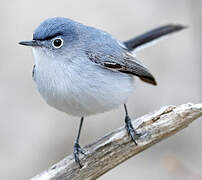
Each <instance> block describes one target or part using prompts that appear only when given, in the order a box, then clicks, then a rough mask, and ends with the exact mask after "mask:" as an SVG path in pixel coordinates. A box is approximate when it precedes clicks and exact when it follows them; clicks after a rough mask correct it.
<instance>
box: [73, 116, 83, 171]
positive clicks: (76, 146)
mask: <svg viewBox="0 0 202 180" xmlns="http://www.w3.org/2000/svg"><path fill="white" fill-rule="evenodd" d="M83 119H84V118H83V117H82V118H81V121H80V125H79V132H78V135H77V138H76V141H75V144H74V159H75V161H76V163H78V164H79V166H80V168H82V165H81V162H80V159H79V154H80V153H81V154H84V155H85V152H84V150H83V149H81V146H80V145H79V138H80V133H81V128H82V124H83Z"/></svg>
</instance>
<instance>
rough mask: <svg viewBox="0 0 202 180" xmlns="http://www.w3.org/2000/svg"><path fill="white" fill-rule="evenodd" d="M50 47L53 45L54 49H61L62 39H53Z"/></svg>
mask: <svg viewBox="0 0 202 180" xmlns="http://www.w3.org/2000/svg"><path fill="white" fill-rule="evenodd" d="M52 45H53V47H54V48H57V49H58V48H61V47H62V45H63V39H61V38H56V39H54V40H53V42H52Z"/></svg>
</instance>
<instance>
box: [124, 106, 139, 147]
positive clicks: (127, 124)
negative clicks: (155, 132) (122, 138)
mask: <svg viewBox="0 0 202 180" xmlns="http://www.w3.org/2000/svg"><path fill="white" fill-rule="evenodd" d="M124 109H125V113H126V117H125V128H126V130H127V133H128V135H129V136H130V137H131V139H132V141H133V142H134V143H135V144H136V145H137V142H136V140H137V139H138V138H139V137H140V136H141V134H138V133H137V132H136V131H135V129H134V127H133V125H132V123H131V119H130V117H129V115H128V110H127V107H126V104H124Z"/></svg>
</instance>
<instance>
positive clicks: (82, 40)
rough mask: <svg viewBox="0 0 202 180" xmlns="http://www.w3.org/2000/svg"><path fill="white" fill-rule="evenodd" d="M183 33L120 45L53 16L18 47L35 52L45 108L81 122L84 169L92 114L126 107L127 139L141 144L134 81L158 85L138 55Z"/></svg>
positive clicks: (168, 29)
mask: <svg viewBox="0 0 202 180" xmlns="http://www.w3.org/2000/svg"><path fill="white" fill-rule="evenodd" d="M184 28H186V26H183V25H179V24H168V25H164V26H161V27H158V28H155V29H153V30H151V31H148V32H146V33H143V34H141V35H139V36H137V37H135V38H131V39H129V40H127V41H125V42H121V41H119V40H117V39H116V38H114V37H113V36H112V35H111V34H109V33H107V32H105V31H103V30H100V29H97V28H94V27H91V26H87V25H84V24H81V23H79V22H76V21H74V20H71V19H69V18H64V17H53V18H48V19H46V20H45V21H43V22H42V23H41V24H40V25H39V26H38V27H37V28H36V29H35V31H34V33H33V39H32V40H30V41H21V42H19V44H20V45H24V46H30V47H32V51H33V56H34V66H33V71H32V77H33V80H34V81H35V83H36V87H37V89H38V91H39V93H40V94H41V96H42V97H43V99H44V100H45V101H46V102H47V104H49V105H50V106H52V107H54V108H56V109H57V110H59V111H62V112H65V113H67V114H69V115H71V116H76V117H79V118H80V125H79V131H78V133H77V137H76V140H75V143H74V147H73V154H74V159H75V162H76V164H78V165H79V166H80V167H81V168H82V164H81V161H80V158H79V156H80V154H85V151H84V150H83V149H82V148H81V146H80V143H79V139H80V134H81V128H82V124H83V121H84V118H86V117H88V116H90V115H94V114H99V113H103V112H106V111H110V110H112V109H115V108H117V107H119V106H120V105H123V107H124V109H125V128H126V131H127V134H128V135H129V137H130V138H131V140H132V141H133V142H134V143H135V145H138V144H137V139H138V138H139V137H140V136H141V134H139V133H137V132H136V130H135V129H134V128H133V126H132V122H131V118H130V116H129V113H128V110H127V105H126V103H127V100H128V97H129V96H130V95H131V94H132V93H133V90H134V83H135V81H136V77H138V78H140V80H142V81H143V82H146V83H149V84H152V85H157V82H156V80H155V78H154V76H153V75H152V73H151V72H150V71H149V70H148V68H147V67H146V66H145V65H144V64H143V63H142V62H141V61H140V60H138V59H137V57H136V55H135V52H136V51H137V50H138V49H139V48H142V47H143V46H144V45H145V44H148V43H151V42H153V41H154V40H156V39H160V38H161V37H164V36H166V35H168V34H171V33H174V32H177V31H180V30H182V29H184Z"/></svg>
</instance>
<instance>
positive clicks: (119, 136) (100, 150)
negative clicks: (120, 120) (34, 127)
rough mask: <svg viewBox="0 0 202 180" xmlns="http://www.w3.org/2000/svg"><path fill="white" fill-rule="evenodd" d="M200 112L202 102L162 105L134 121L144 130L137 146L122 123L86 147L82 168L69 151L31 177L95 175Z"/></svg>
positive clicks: (53, 179)
mask: <svg viewBox="0 0 202 180" xmlns="http://www.w3.org/2000/svg"><path fill="white" fill-rule="evenodd" d="M200 116H202V104H191V103H188V104H184V105H180V106H177V107H176V106H165V107H162V108H161V109H160V110H158V111H155V112H153V113H150V114H147V115H145V116H142V117H140V118H138V119H136V120H134V121H133V126H134V127H135V128H137V131H138V132H140V133H143V136H142V137H140V139H138V140H137V143H138V146H135V144H134V142H132V141H131V139H130V138H129V137H128V135H127V132H126V130H125V128H124V127H121V128H119V129H116V130H114V131H113V132H111V133H109V134H107V135H105V136H104V137H102V138H100V139H99V140H98V141H97V142H95V143H93V144H91V145H88V146H86V147H85V148H84V150H85V151H86V156H81V163H82V165H83V168H82V169H80V167H79V166H78V164H76V163H75V162H74V157H73V155H69V156H67V157H66V158H65V159H63V160H62V161H60V162H59V163H57V164H55V165H53V166H52V167H51V168H49V169H48V170H46V171H44V172H42V173H41V174H39V175H37V176H35V177H33V178H32V179H31V180H66V179H96V178H98V177H100V176H101V175H102V174H104V173H106V172H108V171H109V170H110V169H112V168H114V167H116V166H117V165H119V164H120V163H122V162H124V161H126V160H127V159H128V158H130V157H132V156H134V155H136V154H137V153H140V152H141V151H144V150H145V149H147V148H149V147H150V146H152V145H154V144H156V143H158V142H159V141H161V140H163V139H165V138H167V137H169V136H171V135H174V134H175V133H177V132H178V131H180V130H182V129H184V128H185V127H187V126H188V125H189V124H190V123H191V122H192V121H193V120H195V119H197V118H198V117H200Z"/></svg>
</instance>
